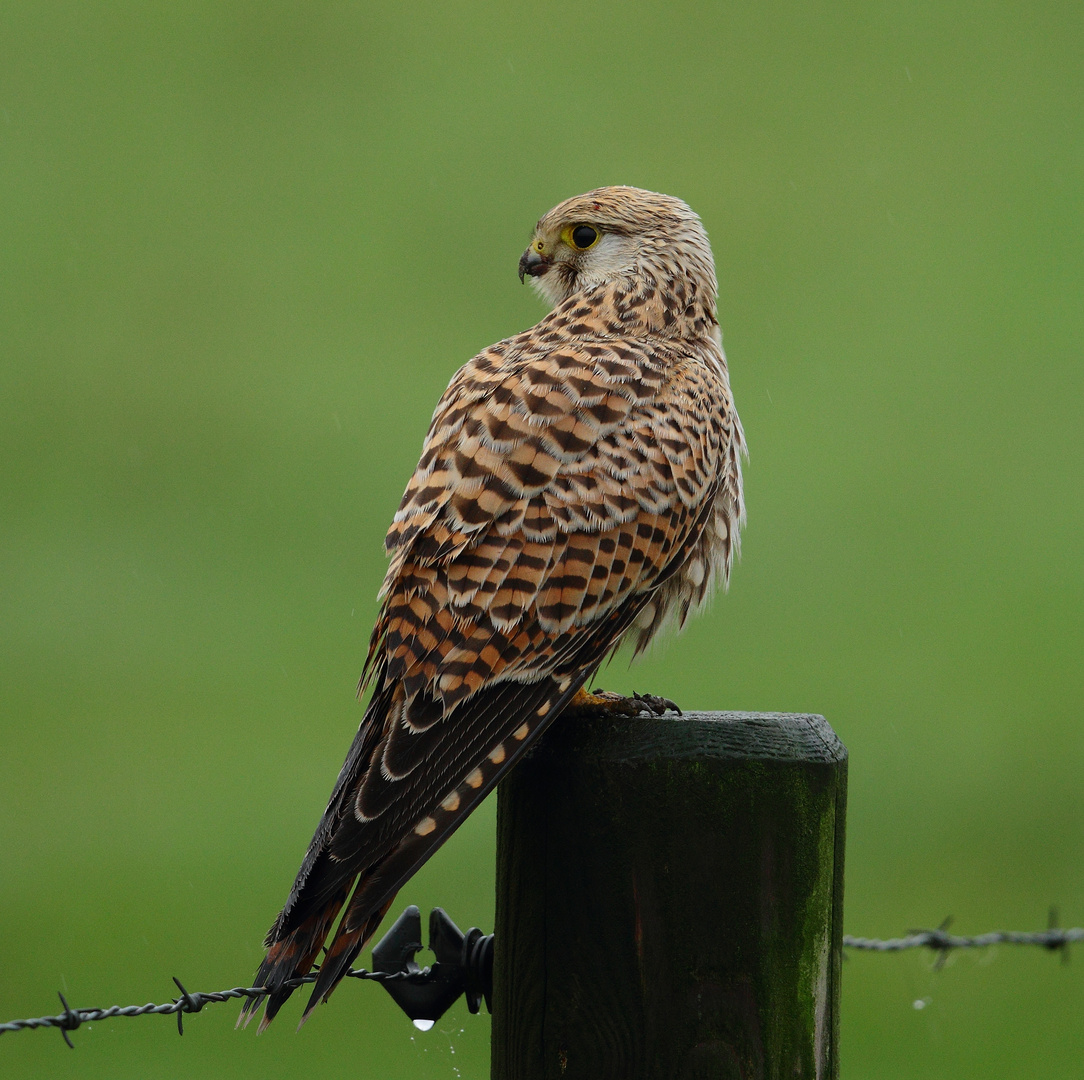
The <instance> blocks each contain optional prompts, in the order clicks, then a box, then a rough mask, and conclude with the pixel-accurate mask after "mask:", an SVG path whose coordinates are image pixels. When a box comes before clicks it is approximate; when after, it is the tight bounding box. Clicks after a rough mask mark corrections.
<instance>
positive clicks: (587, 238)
mask: <svg viewBox="0 0 1084 1080" xmlns="http://www.w3.org/2000/svg"><path fill="white" fill-rule="evenodd" d="M566 239H567V241H568V243H569V244H570V245H571V246H572V247H574V248H575V249H576V250H577V251H586V250H587V249H588V248H589V247H593V246H594V245H595V244H597V243H598V230H597V229H593V228H592V227H591V226H590V225H575V226H573V227H572V228H571V229H569V230H568V234H567V236H566Z"/></svg>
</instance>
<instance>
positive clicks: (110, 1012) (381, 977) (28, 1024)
mask: <svg viewBox="0 0 1084 1080" xmlns="http://www.w3.org/2000/svg"><path fill="white" fill-rule="evenodd" d="M428 974H429V968H421V969H419V970H418V971H395V972H388V971H366V969H365V968H352V969H351V970H350V971H348V972H347V973H346V976H345V977H346V978H348V979H369V980H371V981H373V982H380V983H384V982H395V981H397V980H400V979H403V980H408V979H413V980H416V981H417V980H421V979H424V978H425V977H426V976H428ZM316 979H317V973H316V972H312V973H311V974H309V975H305V976H302V977H301V978H297V979H290V980H288V981H287V982H286V983H284V984H283V985H284V987H288V988H289V989H291V990H294V989H296V988H297V987H299V986H304V985H305V984H306V983H313V982H316ZM173 981H174V982H175V983H176V984H177V989H178V990H180V992H181V996H180V997H176V998H173V999H172V1000H171V1001H169V1002H168V1003H166V1004H164V1005H155V1004H154V1003H153V1002H150V1003H148V1004H146V1005H112V1006H110V1007H109V1008H108V1009H73V1008H72V1007H71V1006H70V1005H69V1004H68V1003H67V1001H65V1000H64V995H63V994H61V993H59V992H58V994H57V996H58V997H59V998H60V1004H61V1005H63V1006H64V1011H63V1012H62V1013H58V1014H57V1015H56V1016H37V1017H34V1018H33V1019H30V1020H9V1021H8V1022H7V1023H6V1024H0V1035H3V1034H5V1033H6V1032H9V1031H26V1030H29V1029H33V1028H60V1033H61V1035H63V1036H64V1041H65V1042H66V1043H67V1044H68V1046H70V1047H72V1049H75V1047H74V1046H73V1044H72V1041H71V1039H69V1038H68V1032H69V1031H75V1030H76V1028H78V1027H80V1026H81V1025H83V1024H89V1023H93V1022H96V1021H98V1020H112V1019H113V1017H115V1016H171V1015H172V1014H174V1013H176V1014H177V1034H178V1035H183V1034H184V1021H183V1016H184V1014H185V1013H198V1012H199V1011H200V1010H201V1009H202V1008H203V1006H204V1005H208V1004H212V1003H214V1002H219V1001H234V1000H236V999H238V998H258V997H262V996H263V995H264V994H266V993H267V987H265V986H235V987H233V988H232V989H231V990H213V991H199V992H196V993H189V991H187V990H186V989H185V988H184V986H183V984H182V983H181V980H180V979H178V978H177V977H176V976H173Z"/></svg>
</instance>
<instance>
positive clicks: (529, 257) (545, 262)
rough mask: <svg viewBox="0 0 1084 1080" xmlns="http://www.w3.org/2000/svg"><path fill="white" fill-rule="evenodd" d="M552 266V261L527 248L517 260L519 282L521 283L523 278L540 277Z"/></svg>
mask: <svg viewBox="0 0 1084 1080" xmlns="http://www.w3.org/2000/svg"><path fill="white" fill-rule="evenodd" d="M552 265H553V263H552V260H550V259H547V258H546V257H545V255H539V254H538V252H537V251H535V249H534V248H533V247H529V248H528V249H527V250H526V251H525V252H524V253H523V255H522V256H521V257H520V260H519V280H520V282H522V281H523V279H524V277H541V276H542V275H543V274H544V273H545V272H546V271H547V270H548V269H549V268H550V266H552Z"/></svg>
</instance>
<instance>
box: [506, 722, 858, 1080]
mask: <svg viewBox="0 0 1084 1080" xmlns="http://www.w3.org/2000/svg"><path fill="white" fill-rule="evenodd" d="M846 790H847V751H846V749H845V748H844V747H843V744H842V743H841V742H840V741H839V739H838V738H837V737H836V735H835V733H834V732H833V731H832V729H831V728H830V727H829V726H828V724H827V723H826V722H825V720H824V718H823V717H820V716H799V715H786V714H778V713H689V714H686V715H685V716H684V717H677V718H669V717H667V718H665V719H658V718H651V719H643V718H641V719H635V720H610V719H606V720H575V719H568V720H557V721H556V722H555V723H554V725H553V727H552V728H551V729H550V731H549V732H548V733H547V734H546V736H545V737H544V739H543V740H542V742H541V745H540V746H539V747H538V749H537V750H536V751H535V752H534V753H533V754H531V755H530V756H529V757H528V758H526V759H524V761H523V762H522V763H521V764H520V765H518V766H517V767H516V769H515V770H514V772H513V773H512V775H511V776H510V777H509V778H507V779H506V780H504V782H503V783H502V784H501V787H500V794H499V803H498V812H497V919H496V939H495V940H496V946H495V949H496V951H495V957H494V987H493V1058H492V1061H493V1066H492V1074H491V1075H492V1077H493V1080H543V1078H545V1080H611V1078H612V1080H709V1078H711V1080H730V1078H733V1080H739V1078H740V1080H760V1078H772V1080H775V1078H780V1080H782V1078H784V1077H786V1078H787V1080H791V1078H795V1077H804V1078H809V1080H814V1078H815V1080H829V1078H834V1077H837V1076H838V1073H839V1056H838V1055H839V1052H838V1036H839V981H840V961H841V958H842V940H841V939H842V933H843V930H842V922H843V919H842V916H843V835H844V817H845V808H846Z"/></svg>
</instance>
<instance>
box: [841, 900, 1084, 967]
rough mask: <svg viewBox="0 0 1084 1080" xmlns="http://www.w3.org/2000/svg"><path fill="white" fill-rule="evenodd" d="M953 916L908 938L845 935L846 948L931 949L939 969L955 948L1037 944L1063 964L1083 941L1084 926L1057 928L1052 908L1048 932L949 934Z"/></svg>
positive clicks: (1002, 931) (915, 932)
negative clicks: (1057, 955)
mask: <svg viewBox="0 0 1084 1080" xmlns="http://www.w3.org/2000/svg"><path fill="white" fill-rule="evenodd" d="M951 924H952V918H951V916H950V917H949V918H947V919H945V921H944V922H942V923H941V925H940V926H939V927H938V928H937V929H936V930H912V931H911V932H910V933H909V934H907V936H906V937H898V938H864V937H852V936H851V935H850V934H844V935H843V946H844V948H847V949H862V950H865V951H867V952H903V951H904V950H905V949H931V950H933V951H934V952H936V953H937V954H938V957H937V966H938V967H941V966H942V965H943V964H944V962H945V960H946V959H948V954H949V953H950V952H952V951H953V950H954V949H986V948H989V947H990V946H991V945H1038V946H1040V947H1041V948H1044V949H1048V950H1049V951H1050V952H1060V953H1061V958H1062V962H1063V963H1064V962H1065V961H1067V960H1068V959H1069V946H1070V945H1071V944H1073V943H1074V942H1077V941H1084V927H1079V926H1075V927H1073V928H1071V929H1068V930H1062V929H1061V928H1060V927H1059V926H1058V912H1057V909H1056V908H1051V909H1050V919H1049V922H1048V924H1047V928H1046V929H1045V930H993V931H991V932H990V933H987V934H976V935H974V936H972V937H965V936H961V935H959V934H950V933H949V932H948V928H949V926H950V925H951Z"/></svg>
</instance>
